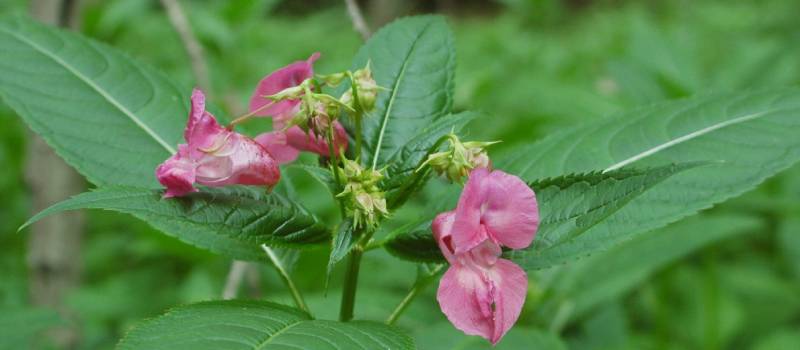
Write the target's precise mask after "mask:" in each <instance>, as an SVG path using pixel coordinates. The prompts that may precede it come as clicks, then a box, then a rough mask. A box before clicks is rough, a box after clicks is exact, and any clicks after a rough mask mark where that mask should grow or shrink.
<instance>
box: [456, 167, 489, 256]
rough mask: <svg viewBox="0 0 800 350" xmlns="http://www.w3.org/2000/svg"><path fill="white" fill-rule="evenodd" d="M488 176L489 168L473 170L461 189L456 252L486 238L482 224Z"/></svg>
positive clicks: (457, 215)
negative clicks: (482, 210) (481, 227)
mask: <svg viewBox="0 0 800 350" xmlns="http://www.w3.org/2000/svg"><path fill="white" fill-rule="evenodd" d="M488 176H489V170H487V169H485V168H477V169H475V170H473V171H472V172H471V173H470V174H469V179H468V180H467V183H466V184H465V185H464V190H463V191H461V197H459V199H458V205H457V206H456V210H455V219H454V220H455V222H454V224H453V231H452V233H453V245H454V246H455V253H456V254H462V253H464V252H467V251H469V250H471V249H472V248H474V247H476V246H477V245H478V244H480V243H481V242H483V241H484V240H485V239H486V237H485V236H484V235H483V234H482V233H483V232H484V231H482V230H481V229H480V225H481V208H482V206H483V205H484V201H485V198H486V186H485V184H484V183H485V181H486V179H487V177H488Z"/></svg>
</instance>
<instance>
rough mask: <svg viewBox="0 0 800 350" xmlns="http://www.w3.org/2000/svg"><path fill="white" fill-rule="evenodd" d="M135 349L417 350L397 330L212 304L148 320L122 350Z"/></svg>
mask: <svg viewBox="0 0 800 350" xmlns="http://www.w3.org/2000/svg"><path fill="white" fill-rule="evenodd" d="M117 348H118V349H120V350H136V349H147V350H157V349H193V350H202V349H231V350H236V349H242V350H244V349H250V350H256V349H297V350H303V349H308V350H325V349H330V350H338V349H390V350H394V349H397V350H402V349H415V348H416V347H415V346H414V342H413V340H412V339H411V338H410V337H408V336H407V335H406V334H404V333H403V332H401V331H400V330H399V329H397V328H393V327H389V326H386V325H384V324H380V323H376V322H368V321H353V322H347V323H342V322H336V321H327V320H312V319H311V318H310V317H309V316H308V315H307V314H306V313H304V312H302V311H300V310H297V309H293V308H290V307H287V306H283V305H278V304H274V303H269V302H264V301H240V300H232V301H210V302H202V303H197V304H190V305H186V306H181V307H177V308H175V309H172V310H171V311H169V312H167V313H166V314H164V315H162V316H160V317H157V318H155V319H152V320H148V321H145V322H143V323H141V324H140V325H138V326H137V327H135V328H134V329H133V330H131V331H130V333H128V334H127V335H126V336H125V338H123V339H122V341H121V342H120V343H119V345H118V346H117Z"/></svg>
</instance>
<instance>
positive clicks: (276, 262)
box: [261, 244, 311, 315]
mask: <svg viewBox="0 0 800 350" xmlns="http://www.w3.org/2000/svg"><path fill="white" fill-rule="evenodd" d="M261 249H263V250H264V253H267V257H268V258H269V260H270V261H271V262H272V265H273V266H275V270H277V271H278V275H279V276H280V277H281V279H282V280H283V283H284V284H286V287H287V288H289V291H290V292H291V293H292V299H294V304H295V305H297V307H298V308H299V309H300V310H303V311H305V312H306V313H307V314H309V315H311V310H310V309H309V308H308V305H306V301H305V300H304V299H303V295H302V294H300V290H298V289H297V286H296V285H295V284H294V281H292V278H291V277H290V276H289V273H288V272H287V271H286V269H284V268H283V263H282V262H281V261H280V259H278V257H277V256H276V255H275V252H273V251H272V249H270V248H269V247H267V246H266V245H263V244H262V245H261Z"/></svg>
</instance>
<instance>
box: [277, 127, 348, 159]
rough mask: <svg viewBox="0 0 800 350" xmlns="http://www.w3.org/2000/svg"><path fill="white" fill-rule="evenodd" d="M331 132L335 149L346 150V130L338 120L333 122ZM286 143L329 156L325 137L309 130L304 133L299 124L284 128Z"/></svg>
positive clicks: (338, 150) (302, 149)
mask: <svg viewBox="0 0 800 350" xmlns="http://www.w3.org/2000/svg"><path fill="white" fill-rule="evenodd" d="M333 132H334V135H333V139H334V147H335V148H336V150H335V151H336V152H340V151H345V150H347V132H346V131H345V130H344V127H343V126H342V124H340V123H339V122H338V121H334V122H333ZM286 143H287V144H289V145H290V146H292V147H294V148H296V149H298V150H301V151H306V152H313V153H316V154H319V155H321V156H325V157H327V156H330V149H329V147H328V142H326V141H325V137H320V136H318V135H317V134H316V133H314V131H311V130H309V132H308V133H306V132H305V131H303V129H301V128H300V127H299V126H293V127H291V128H289V129H287V130H286Z"/></svg>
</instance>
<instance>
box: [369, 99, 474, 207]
mask: <svg viewBox="0 0 800 350" xmlns="http://www.w3.org/2000/svg"><path fill="white" fill-rule="evenodd" d="M479 115H480V114H479V113H475V112H462V113H457V114H450V115H447V116H444V117H442V118H440V119H438V120H436V121H435V122H433V123H432V124H431V125H428V126H426V127H425V128H424V129H423V130H422V131H420V132H419V133H417V134H416V135H415V136H414V137H413V138H412V139H411V140H409V141H408V143H406V144H405V145H404V146H403V147H402V148H401V149H400V150H399V151H398V152H397V153H396V154H395V156H394V157H392V159H390V160H389V161H388V162H389V167H388V168H387V170H386V176H387V180H386V181H385V183H384V184H383V185H382V186H383V187H384V188H385V189H386V191H387V195H386V197H387V202H388V205H389V208H396V207H399V206H400V205H402V204H403V203H404V202H405V201H406V200H407V199H408V198H409V197H410V196H411V195H412V194H413V193H415V192H416V191H417V190H419V188H421V187H422V186H423V185H425V182H426V181H427V180H428V178H429V173H427V172H426V173H422V172H416V170H417V168H418V167H419V165H420V164H422V162H424V161H425V158H426V157H427V155H428V152H429V151H436V149H433V150H431V148H432V147H434V146H436V143H437V142H439V141H440V140H441V138H442V137H443V136H445V135H447V134H449V133H450V132H451V131H453V132H455V133H456V134H460V131H461V130H462V129H463V128H464V126H466V125H467V124H468V123H469V122H470V121H472V120H473V119H475V118H476V117H478V116H479ZM445 144H446V143H445ZM440 146H444V144H443V145H440Z"/></svg>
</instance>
